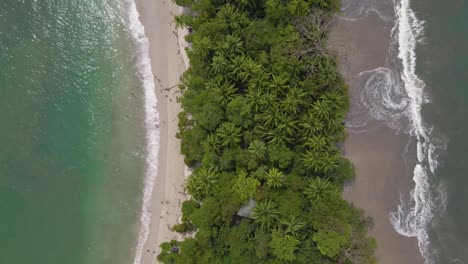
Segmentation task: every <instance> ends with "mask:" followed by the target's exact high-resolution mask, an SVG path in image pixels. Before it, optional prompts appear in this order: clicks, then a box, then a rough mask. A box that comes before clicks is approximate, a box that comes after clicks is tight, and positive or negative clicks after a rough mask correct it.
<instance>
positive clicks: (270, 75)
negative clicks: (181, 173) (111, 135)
mask: <svg viewBox="0 0 468 264" xmlns="http://www.w3.org/2000/svg"><path fill="white" fill-rule="evenodd" d="M176 2H177V4H179V5H181V6H184V7H185V8H187V10H188V12H185V13H184V14H182V15H180V16H177V17H176V18H175V20H176V24H177V26H182V27H190V28H191V29H192V30H191V32H192V33H191V34H189V35H188V36H186V40H187V41H188V42H190V43H191V44H192V45H191V48H188V49H187V54H188V56H189V59H190V67H189V68H188V70H187V71H186V72H185V73H184V75H183V76H182V78H181V84H180V86H179V88H180V90H181V91H182V96H181V98H180V102H181V104H182V107H183V111H182V112H181V113H180V114H179V128H180V133H179V135H178V136H179V137H180V138H181V142H182V146H181V152H182V153H183V154H184V155H185V162H186V163H187V165H189V166H191V167H193V169H194V173H193V174H192V175H191V176H190V177H189V178H188V180H187V191H188V193H189V194H190V195H191V196H192V199H191V200H189V201H187V202H184V204H183V207H182V211H183V217H182V221H183V223H182V224H183V225H182V226H181V225H178V226H176V227H174V230H177V231H180V232H186V231H192V230H194V231H196V235H195V237H193V238H188V239H185V240H184V241H172V242H171V243H169V244H168V243H164V244H162V245H161V248H162V253H161V254H160V255H159V256H158V259H159V260H160V261H161V262H163V263H166V264H169V263H184V264H186V263H203V264H204V263H215V264H217V263H220V264H221V263H260V264H262V263H374V262H375V258H374V256H373V254H374V250H375V242H374V240H373V239H372V238H369V237H368V236H367V233H366V231H367V228H368V224H369V221H368V219H367V218H366V217H364V215H363V213H362V212H361V211H360V210H358V209H356V208H354V207H353V206H351V205H350V204H348V203H347V202H346V201H345V200H343V198H342V197H341V195H340V191H341V190H342V188H343V183H344V182H345V181H346V180H349V179H351V178H353V177H354V168H353V166H352V164H351V163H350V162H349V161H348V160H347V159H345V158H344V157H342V155H341V153H340V150H339V148H338V147H337V144H338V143H339V142H340V141H342V140H343V139H344V138H345V131H344V125H343V118H344V116H345V115H346V111H347V107H348V97H347V86H346V84H345V83H344V81H343V79H342V78H341V76H340V75H339V73H338V71H337V63H336V61H335V58H334V57H333V55H331V53H330V52H328V51H327V49H326V45H325V43H326V37H327V34H328V25H329V24H330V21H331V19H332V18H333V14H334V13H335V12H337V11H338V7H339V2H338V0H291V1H281V0H260V1H257V0H237V1H231V0H176ZM250 203H252V204H254V206H253V205H252V209H251V212H250V214H242V215H243V216H240V215H239V214H238V212H239V210H240V209H241V208H245V206H246V205H247V204H250Z"/></svg>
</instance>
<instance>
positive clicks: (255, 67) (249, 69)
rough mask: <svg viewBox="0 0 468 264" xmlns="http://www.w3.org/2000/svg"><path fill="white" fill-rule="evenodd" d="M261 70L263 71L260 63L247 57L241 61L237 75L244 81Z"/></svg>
mask: <svg viewBox="0 0 468 264" xmlns="http://www.w3.org/2000/svg"><path fill="white" fill-rule="evenodd" d="M262 71H263V69H262V65H260V64H258V63H257V62H255V61H254V60H252V59H251V58H249V57H247V58H246V59H245V60H244V61H243V62H242V65H241V68H240V71H239V74H238V77H239V78H240V79H241V80H242V81H246V80H248V79H251V78H253V77H254V76H255V75H257V74H259V73H260V72H262Z"/></svg>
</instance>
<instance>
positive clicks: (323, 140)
mask: <svg viewBox="0 0 468 264" xmlns="http://www.w3.org/2000/svg"><path fill="white" fill-rule="evenodd" d="M305 146H307V147H309V148H310V149H311V150H312V151H314V152H321V151H325V150H327V149H328V147H329V146H330V141H329V139H328V138H327V137H324V136H322V135H315V136H312V137H311V138H309V139H307V141H306V142H305Z"/></svg>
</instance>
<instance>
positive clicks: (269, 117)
mask: <svg viewBox="0 0 468 264" xmlns="http://www.w3.org/2000/svg"><path fill="white" fill-rule="evenodd" d="M284 117H285V115H284V114H283V113H281V111H280V109H279V107H278V106H277V105H272V106H271V107H269V109H267V110H266V111H264V112H263V113H262V114H261V115H260V118H261V121H262V123H263V124H264V125H265V126H267V127H275V126H278V125H280V124H282V123H283V121H284Z"/></svg>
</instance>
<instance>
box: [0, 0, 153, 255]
mask: <svg viewBox="0 0 468 264" xmlns="http://www.w3.org/2000/svg"><path fill="white" fill-rule="evenodd" d="M123 18H124V10H123V7H122V6H121V5H120V4H119V2H118V1H107V0H40V1H33V0H2V1H0V116H1V119H0V122H1V123H0V146H1V148H0V212H1V217H0V237H1V239H0V248H1V252H2V253H1V254H0V263H15V264H23V263H24V264H26V263H28V264H29V263H40V264H42V263H44V264H46V263H47V264H55V263H57V264H58V263H60V264H64V263H67V264H74V263H79V264H82V263H131V261H132V259H133V256H134V252H133V249H132V247H134V245H135V243H136V242H135V241H136V237H137V233H138V225H137V224H136V223H137V220H138V217H139V214H140V206H141V202H140V197H141V189H142V185H143V183H142V182H143V176H144V175H143V174H144V143H145V142H144V130H143V122H144V113H143V110H142V109H141V108H142V107H141V104H142V102H143V100H142V92H141V88H140V86H139V82H138V81H137V77H136V68H135V66H134V65H135V62H134V60H135V58H134V57H133V55H132V53H131V52H130V51H131V50H132V47H131V41H130V40H129V36H128V32H126V30H125V28H126V26H125V21H124V19H123Z"/></svg>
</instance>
